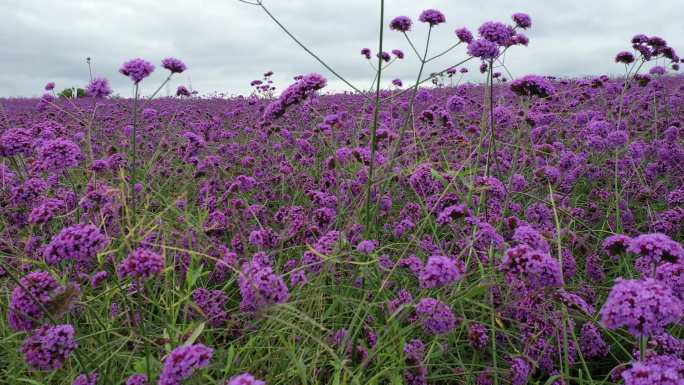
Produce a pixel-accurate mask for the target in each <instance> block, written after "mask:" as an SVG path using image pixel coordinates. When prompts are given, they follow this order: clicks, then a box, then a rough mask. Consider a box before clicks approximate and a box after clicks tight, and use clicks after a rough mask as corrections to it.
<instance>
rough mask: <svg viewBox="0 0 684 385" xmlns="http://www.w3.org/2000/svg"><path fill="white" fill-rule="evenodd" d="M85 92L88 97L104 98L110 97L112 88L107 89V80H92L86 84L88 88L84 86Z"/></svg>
mask: <svg viewBox="0 0 684 385" xmlns="http://www.w3.org/2000/svg"><path fill="white" fill-rule="evenodd" d="M86 92H87V93H88V96H92V97H94V98H106V97H107V96H109V95H111V93H112V88H111V87H109V81H107V79H105V78H94V79H93V80H91V81H90V83H88V86H86Z"/></svg>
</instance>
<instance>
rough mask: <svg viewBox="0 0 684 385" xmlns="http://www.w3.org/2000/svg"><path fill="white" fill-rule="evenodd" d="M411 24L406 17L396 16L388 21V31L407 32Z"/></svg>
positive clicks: (409, 19)
mask: <svg viewBox="0 0 684 385" xmlns="http://www.w3.org/2000/svg"><path fill="white" fill-rule="evenodd" d="M411 24H413V22H412V21H411V18H409V17H408V16H397V17H395V18H394V19H392V21H390V29H392V30H395V31H399V32H407V31H410V30H411Z"/></svg>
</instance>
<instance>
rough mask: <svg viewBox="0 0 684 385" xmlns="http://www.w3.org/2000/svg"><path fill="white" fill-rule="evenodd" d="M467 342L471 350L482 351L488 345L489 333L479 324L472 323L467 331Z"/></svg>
mask: <svg viewBox="0 0 684 385" xmlns="http://www.w3.org/2000/svg"><path fill="white" fill-rule="evenodd" d="M468 342H469V343H470V346H472V347H473V349H478V350H481V349H484V348H485V347H486V346H487V344H488V343H489V331H488V330H487V327H486V326H485V325H483V324H481V323H474V324H472V325H470V328H469V329H468Z"/></svg>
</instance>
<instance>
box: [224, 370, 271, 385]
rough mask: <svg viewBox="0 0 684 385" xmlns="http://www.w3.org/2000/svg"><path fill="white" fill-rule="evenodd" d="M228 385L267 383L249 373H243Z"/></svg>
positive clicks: (262, 384) (232, 379)
mask: <svg viewBox="0 0 684 385" xmlns="http://www.w3.org/2000/svg"><path fill="white" fill-rule="evenodd" d="M226 385H266V382H264V381H261V380H258V379H256V378H255V377H254V376H253V375H251V374H249V373H242V374H240V375H237V376H233V377H231V378H230V380H228V381H227V382H226Z"/></svg>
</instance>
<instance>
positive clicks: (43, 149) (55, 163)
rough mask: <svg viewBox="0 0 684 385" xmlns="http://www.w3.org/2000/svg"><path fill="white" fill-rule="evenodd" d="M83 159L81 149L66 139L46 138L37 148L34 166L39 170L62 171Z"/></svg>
mask: <svg viewBox="0 0 684 385" xmlns="http://www.w3.org/2000/svg"><path fill="white" fill-rule="evenodd" d="M82 160H83V155H82V154H81V149H80V148H79V147H78V145H76V143H74V142H72V141H70V140H66V139H54V140H47V141H45V142H43V144H42V145H41V146H40V147H39V148H38V156H37V162H36V168H37V169H39V170H41V171H62V170H66V169H68V168H72V167H76V166H78V165H79V163H81V161H82Z"/></svg>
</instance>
